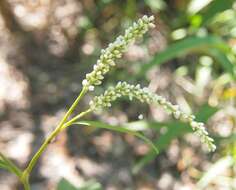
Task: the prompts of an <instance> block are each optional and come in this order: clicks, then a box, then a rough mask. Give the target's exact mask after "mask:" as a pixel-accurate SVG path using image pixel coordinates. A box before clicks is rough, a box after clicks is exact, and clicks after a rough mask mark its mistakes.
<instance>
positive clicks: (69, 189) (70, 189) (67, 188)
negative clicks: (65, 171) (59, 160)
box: [57, 178, 78, 190]
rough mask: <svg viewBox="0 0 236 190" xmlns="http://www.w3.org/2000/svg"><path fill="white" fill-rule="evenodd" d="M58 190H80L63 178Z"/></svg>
mask: <svg viewBox="0 0 236 190" xmlns="http://www.w3.org/2000/svg"><path fill="white" fill-rule="evenodd" d="M57 190H78V189H77V188H76V187H75V186H73V185H72V184H71V183H70V182H69V181H67V180H66V179H64V178H62V179H61V180H60V181H59V183H58V185H57Z"/></svg>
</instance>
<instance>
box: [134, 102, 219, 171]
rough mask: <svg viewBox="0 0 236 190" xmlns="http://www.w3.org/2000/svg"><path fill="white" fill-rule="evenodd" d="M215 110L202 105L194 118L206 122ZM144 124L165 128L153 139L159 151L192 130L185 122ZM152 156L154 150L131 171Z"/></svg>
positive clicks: (138, 169)
mask: <svg viewBox="0 0 236 190" xmlns="http://www.w3.org/2000/svg"><path fill="white" fill-rule="evenodd" d="M217 110H218V109H217V108H214V107H210V106H208V105H204V106H202V107H201V109H200V110H199V112H198V114H196V119H197V120H199V121H202V122H206V121H207V120H208V119H209V118H210V117H211V116H212V115H213V114H214V113H215V112H216V111H217ZM145 125H146V126H149V127H151V128H156V129H160V127H165V128H166V132H165V133H164V134H163V135H162V136H160V137H159V138H158V139H157V140H156V141H155V146H157V147H158V148H159V151H160V152H161V151H162V150H164V149H165V148H166V147H167V146H168V145H169V144H170V143H171V141H172V140H173V139H174V138H177V137H181V136H183V135H184V134H186V133H188V132H191V131H192V129H191V128H190V127H189V126H188V125H187V124H184V123H180V122H170V123H161V124H160V123H150V124H149V123H146V124H145ZM154 158H155V154H154V152H153V151H150V152H149V153H148V154H147V155H145V156H144V157H143V158H142V159H141V160H140V161H139V162H138V163H137V164H135V166H134V168H133V173H137V172H138V171H140V169H141V168H142V167H143V166H145V165H146V164H147V163H148V162H150V161H152V160H153V159H154Z"/></svg>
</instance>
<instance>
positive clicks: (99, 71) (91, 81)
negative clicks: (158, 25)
mask: <svg viewBox="0 0 236 190" xmlns="http://www.w3.org/2000/svg"><path fill="white" fill-rule="evenodd" d="M153 21H154V16H150V17H148V16H146V15H144V16H143V17H142V18H140V19H139V20H138V21H137V22H134V24H133V26H131V27H129V28H128V29H127V30H125V34H124V36H119V37H117V38H116V40H115V42H113V43H110V44H109V45H108V47H107V48H106V49H105V50H104V49H102V50H101V55H100V58H99V59H98V61H97V63H96V64H95V65H94V67H93V71H92V72H91V73H88V74H86V79H84V80H83V81H82V85H83V86H84V87H86V88H88V90H90V91H93V89H94V85H100V84H101V83H102V79H103V78H104V75H105V74H106V73H107V72H108V71H109V70H110V67H111V66H115V62H114V60H115V59H116V58H120V57H121V56H122V53H124V52H125V51H126V49H127V47H128V45H129V44H131V43H132V42H133V41H135V39H137V38H139V37H142V36H143V34H144V33H146V32H147V31H148V29H149V28H153V27H155V25H154V24H153Z"/></svg>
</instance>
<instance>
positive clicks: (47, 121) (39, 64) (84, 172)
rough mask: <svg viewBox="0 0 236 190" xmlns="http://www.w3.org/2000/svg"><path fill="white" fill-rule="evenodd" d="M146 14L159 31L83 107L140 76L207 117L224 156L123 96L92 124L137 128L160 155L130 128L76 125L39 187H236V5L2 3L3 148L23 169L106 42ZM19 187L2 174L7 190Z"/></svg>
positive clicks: (214, 0) (104, 0) (137, 0)
mask: <svg viewBox="0 0 236 190" xmlns="http://www.w3.org/2000/svg"><path fill="white" fill-rule="evenodd" d="M144 14H147V15H152V14H153V15H155V24H156V28H155V29H153V30H151V31H150V32H149V33H148V34H147V35H145V37H144V39H143V40H140V41H138V42H137V43H135V44H134V45H132V46H130V47H129V49H128V51H127V53H125V55H124V56H123V58H122V59H121V60H119V61H118V62H117V67H116V68H115V69H113V70H112V71H111V72H110V73H109V74H108V75H107V76H106V79H105V81H104V83H103V85H102V86H99V87H97V88H96V90H95V92H93V93H89V94H88V95H87V96H86V97H85V98H84V99H83V101H82V102H81V104H80V106H79V108H78V111H82V110H83V109H84V108H86V105H88V102H89V100H90V99H91V98H92V97H93V96H94V95H95V94H100V93H102V92H103V91H104V89H105V88H107V87H108V86H111V85H114V84H116V82H117V81H123V80H125V81H128V82H130V83H133V84H136V83H140V84H141V85H142V86H148V87H149V88H150V89H151V90H152V91H154V92H157V93H158V94H161V95H163V96H164V97H166V98H167V99H168V100H170V101H172V102H173V103H177V104H179V105H180V107H181V108H182V109H183V110H184V111H185V112H187V113H193V114H195V115H196V116H197V119H198V120H199V121H204V122H206V123H207V126H206V127H207V130H208V131H209V133H210V135H211V136H212V137H213V138H214V139H215V141H216V145H217V150H216V152H214V153H208V152H207V150H206V148H205V147H204V146H203V145H201V143H200V142H199V139H198V138H197V137H196V136H195V135H194V134H193V133H192V131H191V129H190V127H189V126H188V125H185V124H183V123H180V122H176V120H174V119H173V118H172V117H170V116H168V115H167V114H166V113H165V112H164V111H163V110H162V109H160V108H158V107H153V106H148V105H143V104H141V103H139V102H136V101H133V102H129V101H128V100H127V99H121V100H119V101H117V102H115V103H114V104H113V108H111V109H109V110H104V111H103V112H102V113H98V114H92V115H90V116H89V117H86V118H85V119H87V120H95V121H97V124H98V125H104V124H105V123H107V124H112V125H116V126H117V127H119V126H121V125H122V126H123V125H126V126H130V127H132V128H134V129H137V130H139V131H141V132H142V133H143V134H145V136H147V137H148V138H150V139H151V140H152V141H153V142H154V143H155V144H156V145H157V147H158V148H159V149H160V154H159V155H155V153H154V152H153V150H152V149H150V147H149V146H148V145H146V144H145V143H144V142H143V141H141V140H139V139H137V138H135V137H134V136H132V135H128V134H117V133H114V132H111V131H107V130H101V129H99V130H96V129H94V128H93V129H92V128H88V127H76V126H74V127H72V128H70V129H69V130H67V131H65V132H63V133H61V134H60V135H59V136H58V138H57V139H56V140H55V141H54V142H53V143H52V144H50V146H49V147H48V149H47V150H46V152H45V153H44V154H43V156H42V157H41V160H40V161H39V163H38V164H37V167H36V168H35V169H34V170H33V173H32V176H31V184H32V189H33V190H41V189H44V190H47V189H48V190H49V189H50V190H51V189H57V190H65V189H69V190H70V189H72V190H76V189H87V190H98V189H104V190H121V189H122V190H123V189H124V190H136V189H137V190H156V189H158V190H172V189H173V190H190V189H191V190H192V189H208V190H233V189H236V177H235V176H236V165H235V162H236V109H235V100H236V83H235V79H236V2H235V1H234V0H226V1H222V0H142V1H141V0H54V1H53V0H1V1H0V150H1V152H3V153H4V154H5V155H6V156H8V157H9V158H10V159H11V160H13V161H14V162H16V163H17V165H19V166H20V167H21V168H23V167H25V166H26V164H27V163H28V161H29V160H30V158H31V157H32V155H33V154H34V153H35V152H36V150H37V149H38V148H39V146H40V144H41V143H42V141H43V139H44V138H45V136H47V135H48V134H49V133H50V132H51V131H52V130H53V129H54V128H55V126H56V125H57V123H58V122H59V120H60V118H61V117H62V116H63V114H64V113H65V112H66V109H67V108H68V107H69V106H70V104H71V103H72V102H73V101H74V99H75V98H76V96H77V95H78V93H79V91H80V89H81V81H82V79H83V78H84V77H85V74H86V73H87V72H89V71H91V70H92V67H93V64H94V63H95V62H96V59H97V58H98V57H99V54H100V50H101V48H105V47H106V46H107V44H108V43H109V42H112V41H114V39H115V37H116V36H118V35H119V34H122V32H123V31H124V29H125V28H127V27H128V26H129V25H130V24H131V23H132V22H133V21H134V20H136V19H137V18H139V17H141V16H142V15H144ZM140 114H142V115H143V116H144V119H143V120H138V116H139V115H140ZM21 188H22V187H21V186H20V184H19V181H18V180H17V178H16V177H15V176H14V175H12V174H9V173H8V172H6V171H4V170H1V171H0V189H1V190H14V189H21Z"/></svg>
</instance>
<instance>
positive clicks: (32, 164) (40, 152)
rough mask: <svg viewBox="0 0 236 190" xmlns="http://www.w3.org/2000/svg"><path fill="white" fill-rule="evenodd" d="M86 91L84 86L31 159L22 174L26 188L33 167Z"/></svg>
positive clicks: (26, 188)
mask: <svg viewBox="0 0 236 190" xmlns="http://www.w3.org/2000/svg"><path fill="white" fill-rule="evenodd" d="M86 92H87V88H83V89H82V91H81V92H80V94H79V96H78V97H77V98H76V100H75V101H74V103H73V104H72V105H71V107H70V108H69V110H68V111H67V113H66V114H65V116H64V117H63V118H62V120H61V121H60V123H59V125H58V126H57V127H56V128H55V130H54V131H53V132H52V133H51V134H50V135H49V137H47V138H46V139H45V141H44V142H43V144H42V145H41V147H40V148H39V150H38V151H37V152H36V153H35V155H34V156H33V158H32V159H31V160H30V162H29V164H28V166H27V167H26V169H25V170H24V172H23V175H22V182H23V183H24V187H25V190H28V189H30V188H29V183H28V176H29V175H30V173H31V171H32V169H33V168H34V166H35V164H36V163H37V161H38V159H39V158H40V156H41V155H42V153H43V152H44V150H45V149H46V148H47V146H48V144H49V143H50V142H51V141H52V140H53V139H54V138H55V137H56V136H57V135H58V133H60V132H61V130H62V129H63V126H64V124H65V122H66V121H67V119H68V118H69V116H70V115H71V114H72V112H73V111H74V110H75V108H76V106H77V105H78V103H79V101H80V99H81V98H82V97H83V96H84V95H85V93H86ZM82 115H84V114H82Z"/></svg>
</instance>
